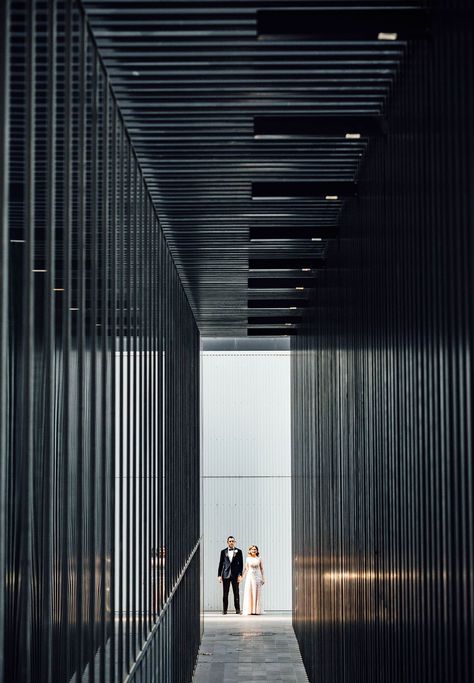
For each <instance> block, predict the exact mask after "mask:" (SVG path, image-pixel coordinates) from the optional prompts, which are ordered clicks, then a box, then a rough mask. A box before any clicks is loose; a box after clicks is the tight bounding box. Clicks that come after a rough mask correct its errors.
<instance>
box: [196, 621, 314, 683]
mask: <svg viewBox="0 0 474 683" xmlns="http://www.w3.org/2000/svg"><path fill="white" fill-rule="evenodd" d="M235 680H239V681H272V682H277V681H297V682H298V683H305V682H306V681H308V678H307V676H306V672H305V669H304V666H303V662H302V660H301V655H300V652H299V649H298V644H297V642H296V638H295V634H294V632H293V627H292V625H291V615H290V613H289V612H272V613H269V614H262V615H260V616H258V617H239V616H233V615H230V614H228V615H226V616H223V615H220V614H215V613H207V614H205V616H204V637H203V639H202V643H201V647H200V650H199V656H198V662H197V667H196V671H195V674H194V678H193V683H227V682H228V681H235Z"/></svg>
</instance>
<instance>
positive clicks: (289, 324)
mask: <svg viewBox="0 0 474 683" xmlns="http://www.w3.org/2000/svg"><path fill="white" fill-rule="evenodd" d="M285 325H288V326H291V325H293V323H285Z"/></svg>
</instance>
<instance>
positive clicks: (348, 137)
mask: <svg viewBox="0 0 474 683" xmlns="http://www.w3.org/2000/svg"><path fill="white" fill-rule="evenodd" d="M346 140H360V133H346Z"/></svg>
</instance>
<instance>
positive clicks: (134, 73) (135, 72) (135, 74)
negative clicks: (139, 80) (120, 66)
mask: <svg viewBox="0 0 474 683" xmlns="http://www.w3.org/2000/svg"><path fill="white" fill-rule="evenodd" d="M139 75H140V72H139V71H132V76H139Z"/></svg>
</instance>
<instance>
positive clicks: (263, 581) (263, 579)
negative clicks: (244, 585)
mask: <svg viewBox="0 0 474 683" xmlns="http://www.w3.org/2000/svg"><path fill="white" fill-rule="evenodd" d="M260 571H261V573H262V583H265V574H264V573H263V562H262V560H260Z"/></svg>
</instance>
